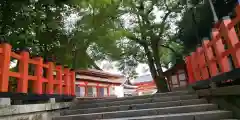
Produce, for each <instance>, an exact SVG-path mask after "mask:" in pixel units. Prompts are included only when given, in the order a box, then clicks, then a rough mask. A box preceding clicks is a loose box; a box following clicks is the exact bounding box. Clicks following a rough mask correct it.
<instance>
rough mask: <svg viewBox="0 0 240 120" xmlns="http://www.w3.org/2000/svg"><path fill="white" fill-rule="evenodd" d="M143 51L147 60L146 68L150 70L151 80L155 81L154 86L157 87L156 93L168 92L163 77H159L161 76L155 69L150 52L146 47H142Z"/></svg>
mask: <svg viewBox="0 0 240 120" xmlns="http://www.w3.org/2000/svg"><path fill="white" fill-rule="evenodd" d="M143 47H144V51H145V53H146V56H147V59H148V66H149V68H150V72H151V75H152V78H153V80H154V81H155V84H156V86H157V89H158V91H157V92H168V91H169V90H168V87H167V83H166V80H165V78H164V76H161V75H162V73H161V74H159V73H158V71H157V69H156V67H155V61H154V59H153V55H152V53H151V52H150V50H149V48H148V46H147V45H144V46H143Z"/></svg>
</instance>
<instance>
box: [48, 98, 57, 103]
mask: <svg viewBox="0 0 240 120" xmlns="http://www.w3.org/2000/svg"><path fill="white" fill-rule="evenodd" d="M48 102H49V103H56V100H55V98H50V99H49V101H48Z"/></svg>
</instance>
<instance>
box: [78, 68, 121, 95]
mask: <svg viewBox="0 0 240 120" xmlns="http://www.w3.org/2000/svg"><path fill="white" fill-rule="evenodd" d="M124 81H125V79H124V76H123V75H117V74H112V73H109V72H104V71H101V70H94V69H88V70H76V82H75V84H76V96H77V97H83V98H84V97H85V98H96V97H99V98H101V97H109V96H116V91H115V88H116V87H117V86H120V85H121V84H122V83H123V82H124Z"/></svg>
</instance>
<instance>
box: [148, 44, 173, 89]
mask: <svg viewBox="0 0 240 120" xmlns="http://www.w3.org/2000/svg"><path fill="white" fill-rule="evenodd" d="M151 46H152V52H153V58H154V62H155V66H156V68H157V75H158V76H157V77H156V84H158V86H159V87H160V88H159V89H158V91H157V92H168V91H169V89H168V84H167V80H166V79H165V77H164V75H163V70H162V66H161V62H160V56H159V45H158V43H155V42H154V40H152V45H151Z"/></svg>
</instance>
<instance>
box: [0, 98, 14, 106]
mask: <svg viewBox="0 0 240 120" xmlns="http://www.w3.org/2000/svg"><path fill="white" fill-rule="evenodd" d="M8 105H11V99H10V98H0V106H8Z"/></svg>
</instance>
